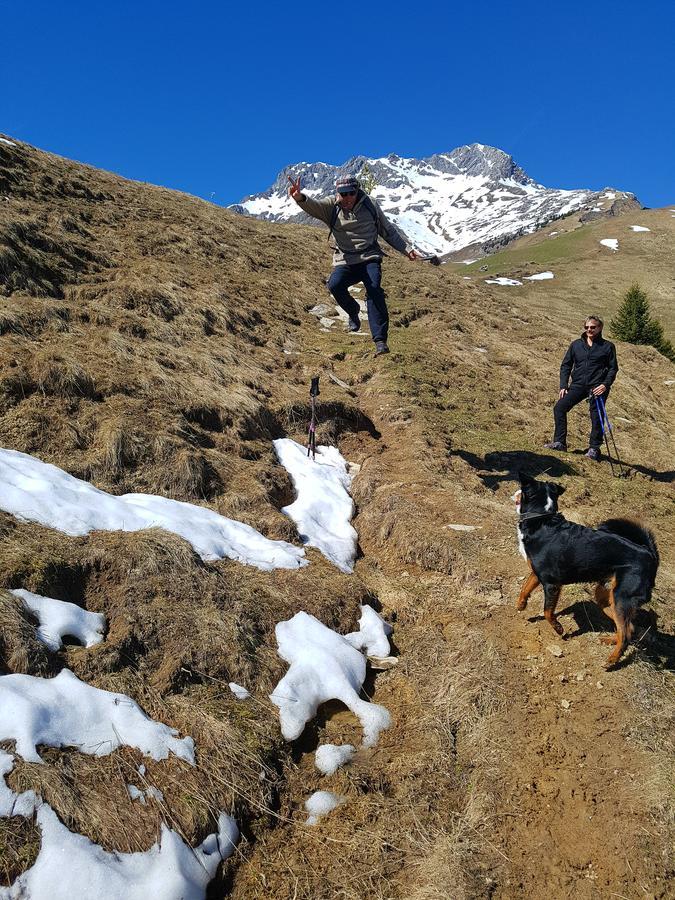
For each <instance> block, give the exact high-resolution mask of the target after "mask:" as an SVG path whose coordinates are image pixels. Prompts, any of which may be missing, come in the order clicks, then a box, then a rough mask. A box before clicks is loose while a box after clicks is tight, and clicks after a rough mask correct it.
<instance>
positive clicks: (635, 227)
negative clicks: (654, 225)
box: [630, 225, 651, 231]
mask: <svg viewBox="0 0 675 900" xmlns="http://www.w3.org/2000/svg"><path fill="white" fill-rule="evenodd" d="M630 230H631V231H651V228H645V226H644V225H631V226H630Z"/></svg>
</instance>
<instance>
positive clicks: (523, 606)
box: [516, 597, 527, 612]
mask: <svg viewBox="0 0 675 900" xmlns="http://www.w3.org/2000/svg"><path fill="white" fill-rule="evenodd" d="M516 609H517V610H518V612H522V611H523V610H524V609H527V597H526V598H525V599H524V600H518V602H517V603H516Z"/></svg>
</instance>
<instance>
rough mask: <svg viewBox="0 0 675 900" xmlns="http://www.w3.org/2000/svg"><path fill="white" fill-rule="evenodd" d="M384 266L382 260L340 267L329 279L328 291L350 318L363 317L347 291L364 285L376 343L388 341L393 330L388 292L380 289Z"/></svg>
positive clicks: (369, 321) (371, 328) (372, 332)
mask: <svg viewBox="0 0 675 900" xmlns="http://www.w3.org/2000/svg"><path fill="white" fill-rule="evenodd" d="M381 279H382V264H381V262H380V260H373V262H368V263H359V264H358V265H356V266H336V267H335V268H334V269H333V271H332V272H331V275H330V278H329V279H328V290H329V291H330V292H331V294H332V295H333V296H334V297H335V302H336V303H337V304H338V306H340V307H342V309H344V311H345V312H346V313H347V315H348V316H352V317H356V316H358V314H359V304H358V303H357V302H356V300H355V299H354V298H353V297H352V295H351V294H350V293H349V291H348V290H347V288H349V287H351V286H352V285H353V284H358V283H359V281H362V282H363V286H364V287H365V289H366V301H367V304H368V324H369V325H370V333H371V334H372V336H373V340H374V341H386V340H387V334H388V331H389V313H388V312H387V301H386V300H385V297H384V291H383V290H382V288H381V287H380V281H381Z"/></svg>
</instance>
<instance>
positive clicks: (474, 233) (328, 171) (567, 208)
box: [231, 144, 640, 259]
mask: <svg viewBox="0 0 675 900" xmlns="http://www.w3.org/2000/svg"><path fill="white" fill-rule="evenodd" d="M364 169H365V171H367V172H368V173H369V176H371V177H372V178H373V179H374V182H375V187H374V188H373V190H372V196H373V197H374V198H375V199H377V200H378V201H379V202H380V204H381V205H382V208H383V210H384V211H385V212H386V214H387V215H388V216H389V217H390V218H391V219H392V220H393V221H394V222H396V223H397V225H398V226H399V227H400V228H401V229H402V230H403V231H404V232H405V233H406V234H407V235H408V237H409V238H410V239H411V240H412V241H413V242H414V243H415V244H416V245H418V246H419V247H421V248H424V249H427V250H430V251H431V250H432V251H433V252H435V253H439V254H443V255H448V256H449V257H450V258H453V259H454V258H458V257H459V256H461V255H464V256H471V255H474V256H482V255H483V254H484V253H486V252H492V250H494V248H495V247H497V246H501V245H503V244H505V243H507V242H508V241H510V240H512V239H513V238H515V237H518V236H519V235H521V234H527V233H529V232H532V231H535V230H536V229H537V228H539V227H541V226H542V225H545V224H546V223H547V222H550V221H552V220H553V219H557V218H559V217H561V216H564V215H566V214H568V213H570V212H572V211H575V210H579V211H581V212H582V213H583V214H584V215H585V216H586V217H587V218H589V219H590V218H593V217H597V216H612V215H616V214H617V213H619V212H622V211H626V210H628V209H632V208H640V203H639V201H638V200H637V199H636V197H635V195H634V194H630V193H627V192H626V191H617V190H614V189H610V188H605V189H604V190H602V191H588V190H572V191H566V190H557V189H553V188H547V187H544V186H543V185H541V184H537V182H536V181H534V180H533V179H532V178H530V177H529V176H528V175H527V174H526V173H525V172H524V171H523V169H521V168H520V166H518V165H517V164H516V163H515V162H514V160H513V158H512V157H511V156H509V155H508V154H507V153H504V151H502V150H499V149H497V148H496V147H487V146H485V145H484V144H470V145H468V146H465V147H457V148H456V149H455V150H453V151H452V152H450V153H437V154H435V155H434V156H429V157H427V158H425V159H402V158H401V157H399V156H396V155H395V154H391V155H389V156H387V157H385V158H382V159H369V158H367V157H363V156H356V157H353V158H352V159H350V160H348V161H347V162H346V163H344V164H343V165H342V166H329V165H326V164H325V163H321V162H318V163H307V162H302V163H297V164H294V165H289V166H287V167H286V168H284V169H282V171H281V172H280V173H279V175H278V176H277V179H276V181H275V182H274V184H273V185H271V187H270V188H268V189H267V190H266V191H263V192H262V193H260V194H253V195H251V196H249V197H245V198H244V199H243V200H242V201H241V203H239V204H236V205H235V206H233V207H231V208H232V209H234V210H235V211H236V212H240V213H243V214H245V215H249V216H254V217H256V218H261V219H267V220H268V221H272V222H308V221H309V222H311V221H314V220H310V219H309V217H308V216H306V215H305V214H304V213H302V212H300V211H299V210H298V207H297V205H296V204H295V203H294V202H293V201H292V200H291V199H290V198H289V197H288V180H287V176H288V175H291V176H292V177H293V178H294V179H295V178H297V177H298V176H300V178H301V184H302V188H303V190H304V191H305V193H307V194H308V195H309V196H310V197H324V196H331V195H332V194H333V193H334V187H335V179H336V178H337V177H338V176H342V175H357V176H359V175H361V174H362V173H363V172H364Z"/></svg>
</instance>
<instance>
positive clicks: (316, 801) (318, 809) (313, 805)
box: [305, 791, 345, 825]
mask: <svg viewBox="0 0 675 900" xmlns="http://www.w3.org/2000/svg"><path fill="white" fill-rule="evenodd" d="M344 802H345V798H344V797H340V796H339V795H338V794H334V793H333V792H332V791H314V793H313V794H312V796H311V797H308V798H307V799H306V800H305V809H306V810H307V812H308V813H309V815H308V816H307V823H306V824H307V825H316V823H317V822H318V821H319V819H322V818H323V817H324V816H327V815H328V813H329V812H331V810H333V809H335V807H336V806H340V804H341V803H344Z"/></svg>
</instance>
